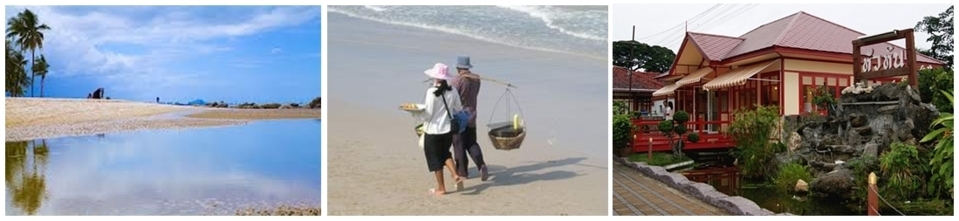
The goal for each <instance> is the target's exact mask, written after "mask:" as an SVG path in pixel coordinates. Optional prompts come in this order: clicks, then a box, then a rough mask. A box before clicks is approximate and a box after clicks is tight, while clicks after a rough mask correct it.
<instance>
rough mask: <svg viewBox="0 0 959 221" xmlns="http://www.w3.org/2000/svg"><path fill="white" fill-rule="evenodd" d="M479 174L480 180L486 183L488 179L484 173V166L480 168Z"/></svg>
mask: <svg viewBox="0 0 959 221" xmlns="http://www.w3.org/2000/svg"><path fill="white" fill-rule="evenodd" d="M480 173H482V176H481V177H482V178H481V179H480V180H482V181H486V180H488V179H489V173H488V172H487V171H486V165H483V167H481V168H480Z"/></svg>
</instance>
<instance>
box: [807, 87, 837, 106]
mask: <svg viewBox="0 0 959 221" xmlns="http://www.w3.org/2000/svg"><path fill="white" fill-rule="evenodd" d="M812 102H813V104H815V105H816V106H819V108H829V106H831V105H836V97H835V95H833V94H832V90H829V87H826V86H819V87H818V88H816V91H815V93H814V94H813V98H812Z"/></svg>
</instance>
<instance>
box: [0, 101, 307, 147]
mask: <svg viewBox="0 0 959 221" xmlns="http://www.w3.org/2000/svg"><path fill="white" fill-rule="evenodd" d="M5 108H6V141H8V142H9V141H23V140H33V139H41V138H56V137H64V136H81V135H95V134H105V133H115V132H122V131H130V130H141V129H174V128H190V127H209V126H227V125H238V124H243V123H246V122H249V121H250V120H260V119H288V118H316V119H319V118H320V110H319V109H269V110H264V109H255V110H247V109H215V108H206V107H190V106H174V105H163V104H154V103H141V102H130V101H122V100H90V99H57V98H6V99H5ZM178 113H191V114H193V115H188V116H186V117H184V116H180V115H177V114H178ZM194 115H195V116H194Z"/></svg>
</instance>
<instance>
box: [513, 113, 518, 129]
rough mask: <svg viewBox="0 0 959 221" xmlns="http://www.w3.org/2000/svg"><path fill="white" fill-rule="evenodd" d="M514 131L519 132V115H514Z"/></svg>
mask: <svg viewBox="0 0 959 221" xmlns="http://www.w3.org/2000/svg"><path fill="white" fill-rule="evenodd" d="M513 130H519V114H514V115H513Z"/></svg>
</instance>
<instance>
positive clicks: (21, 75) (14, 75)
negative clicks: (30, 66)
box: [4, 40, 31, 97]
mask: <svg viewBox="0 0 959 221" xmlns="http://www.w3.org/2000/svg"><path fill="white" fill-rule="evenodd" d="M5 48H6V55H5V60H6V67H5V69H4V71H5V72H6V73H5V74H6V82H4V83H5V86H6V92H7V93H10V96H12V97H21V96H23V94H24V89H26V86H27V85H29V84H30V83H31V82H30V78H28V77H27V72H26V69H25V66H26V65H27V61H26V59H24V57H23V53H21V52H20V51H18V50H16V49H14V48H13V45H11V42H10V41H9V40H7V41H6V45H5Z"/></svg>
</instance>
